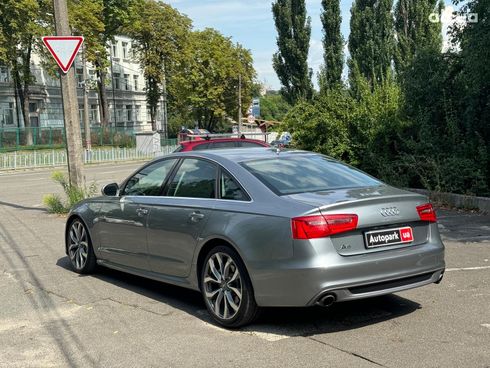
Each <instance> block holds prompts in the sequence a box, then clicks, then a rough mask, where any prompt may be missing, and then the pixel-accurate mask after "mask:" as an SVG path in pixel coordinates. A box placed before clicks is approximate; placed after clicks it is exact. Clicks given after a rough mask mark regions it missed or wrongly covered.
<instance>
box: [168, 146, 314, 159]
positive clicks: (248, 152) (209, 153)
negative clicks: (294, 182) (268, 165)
mask: <svg viewBox="0 0 490 368" xmlns="http://www.w3.org/2000/svg"><path fill="white" fill-rule="evenodd" d="M176 154H177V153H176ZM178 154H179V155H181V156H200V157H207V158H210V159H214V160H219V159H220V158H224V159H227V160H229V161H233V162H244V161H252V160H260V159H267V158H274V157H278V156H282V157H291V156H297V155H317V154H316V153H314V152H309V151H302V150H296V149H282V150H278V149H277V148H269V147H263V148H262V147H258V148H230V149H227V148H225V149H219V150H203V151H187V152H179V153H178Z"/></svg>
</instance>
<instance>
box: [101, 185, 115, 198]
mask: <svg viewBox="0 0 490 368" xmlns="http://www.w3.org/2000/svg"><path fill="white" fill-rule="evenodd" d="M118 193H119V185H118V184H117V183H110V184H107V185H104V187H103V188H102V194H103V195H105V196H107V197H115V196H117V195H118Z"/></svg>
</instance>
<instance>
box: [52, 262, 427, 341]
mask: <svg viewBox="0 0 490 368" xmlns="http://www.w3.org/2000/svg"><path fill="white" fill-rule="evenodd" d="M57 265H58V266H60V267H63V268H66V269H71V268H70V264H69V260H68V258H67V257H63V258H60V259H59V260H58V262H57ZM89 277H95V278H97V279H99V280H102V281H104V282H107V283H110V284H112V285H117V286H118V287H122V288H125V289H127V290H131V291H133V292H135V293H138V294H140V295H143V296H145V297H147V298H151V299H153V300H156V301H158V302H161V303H165V304H167V305H169V306H171V307H173V308H176V309H179V310H180V311H183V312H186V313H188V314H189V315H192V316H194V317H196V318H198V319H200V320H202V321H203V322H206V323H208V324H211V325H215V326H216V324H215V323H214V322H213V321H212V319H211V317H210V316H209V314H208V312H207V311H206V306H205V304H204V301H203V299H202V296H201V294H200V293H199V292H197V291H194V290H189V289H185V288H182V287H178V286H173V285H170V284H165V283H163V282H158V281H153V280H149V279H146V278H143V277H139V276H134V275H130V274H127V273H124V272H120V271H116V270H112V269H109V268H105V267H99V269H98V271H97V273H96V274H93V275H90V276H89ZM420 308H422V306H421V305H420V304H419V303H417V302H414V301H411V300H409V299H406V298H403V297H401V296H398V295H394V294H392V295H385V296H380V297H375V298H369V299H363V300H356V301H350V302H344V303H337V304H334V305H332V306H331V307H328V308H322V307H309V308H289V307H287V308H286V307H281V308H279V307H274V308H264V309H263V310H262V313H261V314H260V316H259V318H258V319H257V320H256V321H255V322H254V323H253V324H252V325H250V326H247V327H244V328H242V329H241V330H240V332H242V333H243V332H245V333H250V334H256V333H263V334H267V335H268V336H269V337H270V338H271V340H274V339H275V336H276V337H277V339H280V338H284V337H293V336H305V337H307V336H312V335H316V334H325V333H333V332H340V331H347V330H354V329H358V328H361V327H364V326H368V325H373V324H376V323H381V322H385V321H388V320H395V319H396V318H398V317H400V316H404V315H407V314H410V313H413V312H415V311H416V310H417V309H420ZM218 328H220V327H218Z"/></svg>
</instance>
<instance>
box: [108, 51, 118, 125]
mask: <svg viewBox="0 0 490 368" xmlns="http://www.w3.org/2000/svg"><path fill="white" fill-rule="evenodd" d="M110 54H111V81H112V116H113V117H114V129H115V128H116V126H117V117H116V85H115V84H114V64H113V62H112V47H111V53H110ZM109 125H110V121H109Z"/></svg>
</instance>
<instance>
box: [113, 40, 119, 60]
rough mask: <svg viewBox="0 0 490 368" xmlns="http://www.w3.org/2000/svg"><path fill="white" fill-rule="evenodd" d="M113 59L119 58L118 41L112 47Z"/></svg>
mask: <svg viewBox="0 0 490 368" xmlns="http://www.w3.org/2000/svg"><path fill="white" fill-rule="evenodd" d="M112 57H114V58H117V57H118V56H117V41H115V43H114V44H113V45H112Z"/></svg>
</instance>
